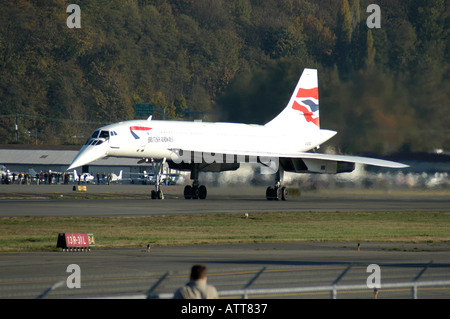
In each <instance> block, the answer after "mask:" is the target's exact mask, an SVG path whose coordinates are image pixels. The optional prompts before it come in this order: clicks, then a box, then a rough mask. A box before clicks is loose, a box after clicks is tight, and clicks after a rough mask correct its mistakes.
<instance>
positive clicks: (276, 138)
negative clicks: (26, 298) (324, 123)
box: [71, 120, 336, 167]
mask: <svg viewBox="0 0 450 319" xmlns="http://www.w3.org/2000/svg"><path fill="white" fill-rule="evenodd" d="M96 132H98V133H97V134H98V135H99V136H97V137H95V134H96V133H94V135H93V137H92V138H91V139H90V140H89V141H88V142H87V143H86V145H84V146H83V148H82V149H81V151H80V153H79V155H78V156H77V157H76V158H75V160H74V162H73V163H72V165H71V167H78V166H82V165H85V164H87V163H89V162H92V161H94V160H96V159H99V158H102V157H106V156H111V157H131V158H155V159H162V158H167V159H170V158H171V157H173V156H174V151H176V150H188V151H189V150H192V151H203V152H210V153H223V154H228V153H233V154H239V153H243V152H245V153H248V152H251V153H258V152H262V151H265V150H270V152H272V153H274V154H286V153H295V152H305V151H308V150H311V149H313V148H315V147H317V146H318V145H320V144H321V143H323V142H325V141H327V140H328V139H330V138H331V137H332V136H334V135H335V134H336V132H334V131H329V130H320V129H312V130H308V131H303V132H302V131H300V130H296V129H292V128H291V129H286V130H278V129H277V130H275V129H273V128H269V127H267V126H264V125H254V124H239V123H220V122H219V123H211V122H197V121H194V122H187V121H154V120H151V121H148V120H132V121H125V122H120V123H115V124H111V125H108V126H104V127H101V128H99V129H98V130H96ZM102 132H103V133H102ZM95 141H101V143H96V142H95Z"/></svg>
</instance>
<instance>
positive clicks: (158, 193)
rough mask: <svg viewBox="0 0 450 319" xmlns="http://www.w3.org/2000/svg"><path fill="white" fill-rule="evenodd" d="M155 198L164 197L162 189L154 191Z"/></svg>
mask: <svg viewBox="0 0 450 319" xmlns="http://www.w3.org/2000/svg"><path fill="white" fill-rule="evenodd" d="M156 198H157V199H164V193H163V192H162V190H159V191H157V192H156Z"/></svg>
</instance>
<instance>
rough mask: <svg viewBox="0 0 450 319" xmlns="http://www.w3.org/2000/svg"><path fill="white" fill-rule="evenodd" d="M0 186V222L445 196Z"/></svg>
mask: <svg viewBox="0 0 450 319" xmlns="http://www.w3.org/2000/svg"><path fill="white" fill-rule="evenodd" d="M72 188H73V185H39V186H37V185H1V187H0V207H1V211H0V217H12V216H80V217H83V216H90V217H94V216H95V217H99V216H149V215H173V214H195V213H255V212H269V211H270V212H274V211H285V212H301V211H327V212H328V211H330V212H336V211H347V212H348V211H436V212H440V211H445V212H448V211H449V210H450V205H449V204H450V193H448V194H447V193H445V192H444V193H438V194H434V193H431V194H430V193H427V192H424V193H422V192H420V193H418V192H413V193H411V192H401V193H399V194H398V193H396V192H385V191H377V192H370V191H369V192H368V191H362V192H359V191H357V190H350V191H345V192H302V194H301V196H298V195H293V196H290V197H289V198H288V200H287V201H267V200H266V199H265V188H264V187H234V188H231V187H228V188H222V187H209V188H208V197H207V199H206V200H185V199H184V198H183V196H182V192H183V188H182V187H181V186H167V187H165V189H164V193H165V199H164V200H151V199H150V194H149V193H150V190H151V189H153V188H152V186H143V185H109V186H108V185H88V186H87V192H74V191H73V190H72Z"/></svg>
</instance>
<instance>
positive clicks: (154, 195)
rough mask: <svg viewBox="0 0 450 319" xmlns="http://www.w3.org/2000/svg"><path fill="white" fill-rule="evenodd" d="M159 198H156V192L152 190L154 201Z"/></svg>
mask: <svg viewBox="0 0 450 319" xmlns="http://www.w3.org/2000/svg"><path fill="white" fill-rule="evenodd" d="M156 198H157V197H156V191H155V190H152V199H156Z"/></svg>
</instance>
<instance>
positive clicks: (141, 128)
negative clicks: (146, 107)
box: [130, 126, 152, 140]
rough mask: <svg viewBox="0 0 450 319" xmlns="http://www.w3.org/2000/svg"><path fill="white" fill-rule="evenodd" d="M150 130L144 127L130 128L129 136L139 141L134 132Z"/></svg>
mask: <svg viewBox="0 0 450 319" xmlns="http://www.w3.org/2000/svg"><path fill="white" fill-rule="evenodd" d="M151 129H152V128H151V127H146V126H130V132H131V135H133V137H134V138H135V139H137V140H138V139H140V137H139V135H137V134H136V133H135V132H134V131H150V130H151Z"/></svg>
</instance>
